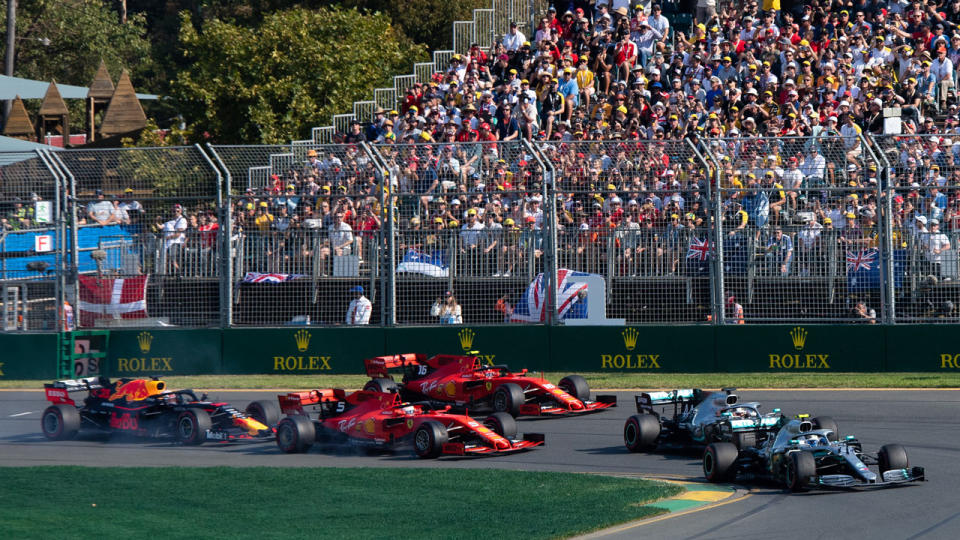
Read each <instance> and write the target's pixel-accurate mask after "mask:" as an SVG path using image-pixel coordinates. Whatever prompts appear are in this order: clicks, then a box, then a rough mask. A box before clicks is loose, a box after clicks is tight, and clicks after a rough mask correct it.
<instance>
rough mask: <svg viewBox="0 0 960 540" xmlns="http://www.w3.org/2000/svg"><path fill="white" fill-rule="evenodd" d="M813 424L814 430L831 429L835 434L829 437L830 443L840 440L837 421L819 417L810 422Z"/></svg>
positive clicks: (827, 417)
mask: <svg viewBox="0 0 960 540" xmlns="http://www.w3.org/2000/svg"><path fill="white" fill-rule="evenodd" d="M810 423H811V424H813V429H829V430H830V431H832V432H833V433H831V434H830V435H827V439H828V440H830V441H838V440H840V427H839V426H837V421H836V420H834V419H833V418H831V417H829V416H818V417H816V418H814V419H813V420H811V421H810Z"/></svg>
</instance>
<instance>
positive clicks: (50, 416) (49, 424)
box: [43, 412, 60, 434]
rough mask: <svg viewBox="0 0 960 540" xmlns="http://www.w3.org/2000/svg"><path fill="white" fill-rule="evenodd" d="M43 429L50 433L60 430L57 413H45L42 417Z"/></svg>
mask: <svg viewBox="0 0 960 540" xmlns="http://www.w3.org/2000/svg"><path fill="white" fill-rule="evenodd" d="M43 431H45V432H47V433H50V434H56V433H57V432H58V431H60V416H59V415H57V413H53V412H51V413H47V415H46V416H44V417H43Z"/></svg>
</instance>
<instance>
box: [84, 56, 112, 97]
mask: <svg viewBox="0 0 960 540" xmlns="http://www.w3.org/2000/svg"><path fill="white" fill-rule="evenodd" d="M113 90H114V88H113V81H112V80H110V72H109V71H107V64H105V63H104V62H103V60H100V67H98V68H97V74H96V75H94V76H93V82H92V83H90V89H89V91H88V92H87V97H88V98H94V99H104V100H106V99H110V98H111V97H113Z"/></svg>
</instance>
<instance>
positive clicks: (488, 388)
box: [0, 364, 493, 392]
mask: <svg viewBox="0 0 960 540" xmlns="http://www.w3.org/2000/svg"><path fill="white" fill-rule="evenodd" d="M2 365H3V364H0V366H2ZM483 386H484V388H486V389H487V392H489V391H491V390H493V383H492V382H490V381H487V382H486V383H485V384H484V385H483Z"/></svg>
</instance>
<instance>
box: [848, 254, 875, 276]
mask: <svg viewBox="0 0 960 540" xmlns="http://www.w3.org/2000/svg"><path fill="white" fill-rule="evenodd" d="M876 258H877V250H875V249H869V250H866V251H848V252H847V272H848V273H850V272H859V271H860V270H870V269H872V268H873V264H874V263H875V262H876Z"/></svg>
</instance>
